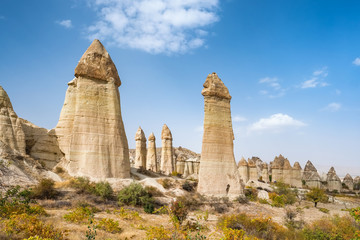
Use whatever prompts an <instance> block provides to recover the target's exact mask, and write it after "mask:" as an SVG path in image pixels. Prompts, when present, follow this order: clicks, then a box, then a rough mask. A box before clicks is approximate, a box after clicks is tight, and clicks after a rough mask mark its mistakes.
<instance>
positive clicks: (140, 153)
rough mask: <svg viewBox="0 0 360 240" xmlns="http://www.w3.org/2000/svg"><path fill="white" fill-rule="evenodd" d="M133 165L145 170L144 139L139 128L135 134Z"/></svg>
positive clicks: (143, 134) (142, 132)
mask: <svg viewBox="0 0 360 240" xmlns="http://www.w3.org/2000/svg"><path fill="white" fill-rule="evenodd" d="M135 142H136V148H135V164H134V167H136V168H143V169H145V168H146V137H145V133H144V131H143V130H142V129H141V127H139V128H138V130H137V132H136V134H135Z"/></svg>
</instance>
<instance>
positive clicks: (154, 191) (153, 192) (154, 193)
mask: <svg viewBox="0 0 360 240" xmlns="http://www.w3.org/2000/svg"><path fill="white" fill-rule="evenodd" d="M145 190H146V191H147V192H148V193H149V194H150V195H151V196H152V197H163V196H164V194H163V193H162V192H161V191H160V190H159V189H157V188H156V187H153V186H146V187H145Z"/></svg>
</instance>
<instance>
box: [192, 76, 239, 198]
mask: <svg viewBox="0 0 360 240" xmlns="http://www.w3.org/2000/svg"><path fill="white" fill-rule="evenodd" d="M201 93H202V95H203V96H204V102H205V109H204V110H205V111H204V112H205V115H204V135H203V141H202V150H201V160H200V169H199V184H198V188H197V191H198V192H199V193H201V194H205V195H213V196H229V197H233V196H234V197H235V196H238V195H239V194H241V193H242V187H241V182H240V177H239V172H238V169H237V166H236V162H235V158H234V149H233V148H234V144H233V141H234V133H233V128H232V122H231V111H230V99H231V96H230V94H229V91H228V89H227V87H226V86H225V85H224V83H223V82H222V81H221V79H220V78H219V77H218V76H217V74H216V73H212V74H209V75H208V77H207V78H206V81H205V83H204V89H203V90H202V92H201Z"/></svg>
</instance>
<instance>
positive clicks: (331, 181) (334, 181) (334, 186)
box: [326, 167, 342, 192]
mask: <svg viewBox="0 0 360 240" xmlns="http://www.w3.org/2000/svg"><path fill="white" fill-rule="evenodd" d="M326 182H327V189H328V190H329V191H334V190H336V191H338V192H340V191H341V188H342V185H341V180H340V178H339V177H338V175H336V171H335V169H334V167H331V168H330V170H329V172H328V173H327V178H326Z"/></svg>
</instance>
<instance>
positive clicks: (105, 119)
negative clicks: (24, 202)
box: [55, 40, 130, 178]
mask: <svg viewBox="0 0 360 240" xmlns="http://www.w3.org/2000/svg"><path fill="white" fill-rule="evenodd" d="M75 76H76V77H75V78H74V79H73V80H72V81H71V82H69V84H68V85H69V87H68V90H67V93H66V97H65V103H64V106H63V108H62V111H61V114H60V119H59V122H58V124H57V126H56V128H55V133H56V135H57V137H58V141H59V147H60V149H61V151H62V152H63V153H64V154H65V160H66V162H65V163H64V166H66V169H67V170H68V172H69V174H70V175H74V176H88V177H92V178H128V177H130V162H129V149H128V142H127V138H126V134H125V129H124V124H123V121H122V116H121V108H120V94H119V90H118V87H119V86H120V83H121V82H120V78H119V76H118V73H117V70H116V67H115V65H114V63H113V62H112V60H111V58H110V56H109V54H108V53H107V51H106V50H105V48H104V46H103V45H102V44H101V43H100V41H98V40H94V42H93V43H92V44H91V46H90V47H89V48H88V49H87V51H86V52H85V53H84V55H83V56H82V58H81V59H80V61H79V65H78V66H77V67H76V69H75Z"/></svg>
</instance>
